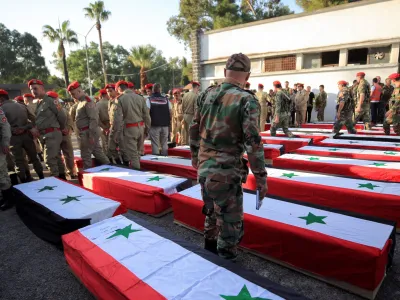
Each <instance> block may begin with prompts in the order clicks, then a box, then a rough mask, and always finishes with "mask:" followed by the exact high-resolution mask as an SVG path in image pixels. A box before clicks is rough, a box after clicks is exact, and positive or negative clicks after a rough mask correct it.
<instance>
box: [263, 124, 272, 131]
mask: <svg viewBox="0 0 400 300" xmlns="http://www.w3.org/2000/svg"><path fill="white" fill-rule="evenodd" d="M270 129H271V123H265V126H264V131H267V130H270Z"/></svg>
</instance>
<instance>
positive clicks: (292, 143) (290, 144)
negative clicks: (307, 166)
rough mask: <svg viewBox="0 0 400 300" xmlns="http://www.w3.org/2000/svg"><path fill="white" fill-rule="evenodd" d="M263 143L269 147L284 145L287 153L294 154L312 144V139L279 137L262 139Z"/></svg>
mask: <svg viewBox="0 0 400 300" xmlns="http://www.w3.org/2000/svg"><path fill="white" fill-rule="evenodd" d="M262 141H263V143H264V144H267V145H271V144H273V145H283V146H284V149H285V152H286V153H288V152H292V151H294V150H296V149H298V148H301V147H304V146H307V145H309V144H311V141H312V140H311V139H302V138H289V137H277V136H269V137H265V136H263V137H262Z"/></svg>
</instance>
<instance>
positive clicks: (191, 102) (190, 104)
mask: <svg viewBox="0 0 400 300" xmlns="http://www.w3.org/2000/svg"><path fill="white" fill-rule="evenodd" d="M199 90H200V83H198V82H196V81H192V90H191V91H190V92H189V93H186V94H185V95H184V96H183V99H182V110H183V130H182V139H183V140H182V144H183V145H189V128H190V123H192V120H193V115H194V106H195V104H196V100H197V97H198V94H199Z"/></svg>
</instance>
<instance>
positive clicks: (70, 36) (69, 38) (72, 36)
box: [43, 21, 79, 87]
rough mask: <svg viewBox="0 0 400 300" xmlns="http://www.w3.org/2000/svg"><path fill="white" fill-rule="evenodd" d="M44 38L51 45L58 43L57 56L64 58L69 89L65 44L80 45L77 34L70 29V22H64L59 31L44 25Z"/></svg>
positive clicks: (66, 82) (67, 81)
mask: <svg viewBox="0 0 400 300" xmlns="http://www.w3.org/2000/svg"><path fill="white" fill-rule="evenodd" d="M43 37H45V38H48V39H49V41H50V42H51V43H58V49H57V55H58V57H59V58H62V62H63V67H64V80H65V86H66V87H67V86H68V85H69V76H68V68H67V57H66V55H65V46H64V43H67V44H68V45H69V46H71V45H77V44H79V42H78V37H77V35H76V32H75V31H73V30H71V29H70V28H69V21H64V22H62V24H61V25H59V28H57V29H54V28H53V27H51V26H50V25H44V26H43Z"/></svg>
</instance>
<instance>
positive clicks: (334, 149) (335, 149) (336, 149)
mask: <svg viewBox="0 0 400 300" xmlns="http://www.w3.org/2000/svg"><path fill="white" fill-rule="evenodd" d="M328 150H329V151H338V150H340V149H338V148H332V149H328Z"/></svg>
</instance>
